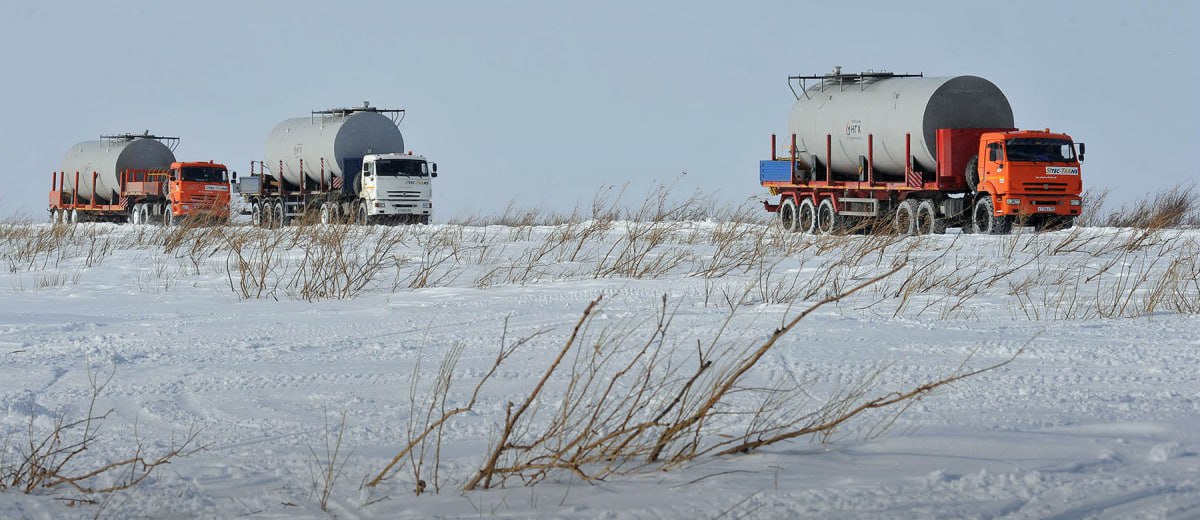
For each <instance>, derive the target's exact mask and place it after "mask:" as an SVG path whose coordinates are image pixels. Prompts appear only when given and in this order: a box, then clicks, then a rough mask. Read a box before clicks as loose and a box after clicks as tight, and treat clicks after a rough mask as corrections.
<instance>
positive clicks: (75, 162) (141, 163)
mask: <svg viewBox="0 0 1200 520" xmlns="http://www.w3.org/2000/svg"><path fill="white" fill-rule="evenodd" d="M173 162H175V154H174V153H172V152H171V149H170V148H168V147H167V145H165V144H163V143H161V142H159V141H158V140H156V139H154V138H151V137H148V136H137V135H123V136H115V137H104V138H101V139H99V140H96V141H84V142H82V143H79V144H77V145H75V146H72V147H71V149H70V150H68V151H67V155H66V156H65V157H63V162H62V171H63V172H65V175H64V179H63V184H64V185H65V186H63V191H64V192H66V193H71V192H73V191H74V190H75V172H79V198H80V199H82V200H89V199H91V197H92V193H93V192H95V194H96V201H97V202H103V203H112V202H115V201H116V200H117V198H118V197H119V196H120V191H121V172H123V171H126V170H165V169H167V168H170V167H171V163H173ZM92 172H96V185H95V186H92Z"/></svg>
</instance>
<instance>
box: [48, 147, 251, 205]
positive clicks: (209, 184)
mask: <svg viewBox="0 0 1200 520" xmlns="http://www.w3.org/2000/svg"><path fill="white" fill-rule="evenodd" d="M178 143H179V138H178V137H163V136H156V135H150V132H149V131H146V132H144V133H142V134H132V133H130V134H120V135H106V136H101V137H100V139H99V140H96V141H85V142H82V143H79V144H77V145H75V146H72V147H71V148H70V150H68V151H67V154H66V156H65V157H64V158H63V166H62V170H61V171H57V172H54V173H53V174H52V177H51V181H50V184H51V187H50V219H51V221H52V222H64V221H65V222H79V221H81V220H84V221H108V222H133V223H135V224H141V223H148V222H150V221H151V220H155V221H158V222H161V223H165V224H170V223H171V222H172V221H174V220H176V219H177V218H179V217H184V216H189V215H193V214H196V213H200V212H205V213H207V214H215V215H217V216H218V217H221V216H224V217H227V216H228V214H229V184H228V182H227V179H226V175H225V167H224V166H222V165H220V164H216V163H213V162H212V161H208V162H204V163H198V162H190V163H184V162H178V161H176V160H175V154H174V148H175V146H176V145H177V144H178Z"/></svg>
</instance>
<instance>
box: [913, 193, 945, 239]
mask: <svg viewBox="0 0 1200 520" xmlns="http://www.w3.org/2000/svg"><path fill="white" fill-rule="evenodd" d="M945 232H946V223H945V222H944V221H943V220H942V219H940V218H938V216H937V207H936V206H934V205H933V201H932V200H923V201H921V203H920V204H918V205H917V234H921V235H940V234H942V233H945Z"/></svg>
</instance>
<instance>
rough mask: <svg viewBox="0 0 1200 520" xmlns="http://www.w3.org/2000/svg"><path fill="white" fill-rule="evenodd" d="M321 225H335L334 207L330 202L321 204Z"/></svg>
mask: <svg viewBox="0 0 1200 520" xmlns="http://www.w3.org/2000/svg"><path fill="white" fill-rule="evenodd" d="M321 224H323V225H326V226H328V225H330V224H333V207H331V206H330V204H329V203H328V202H324V203H322V204H321Z"/></svg>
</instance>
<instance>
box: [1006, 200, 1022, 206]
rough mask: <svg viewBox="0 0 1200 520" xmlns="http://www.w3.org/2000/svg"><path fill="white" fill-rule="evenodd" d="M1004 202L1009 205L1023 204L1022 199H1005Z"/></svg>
mask: <svg viewBox="0 0 1200 520" xmlns="http://www.w3.org/2000/svg"><path fill="white" fill-rule="evenodd" d="M1004 202H1005V203H1007V204H1008V205H1009V206H1019V205H1020V204H1021V199H1005V200H1004Z"/></svg>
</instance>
